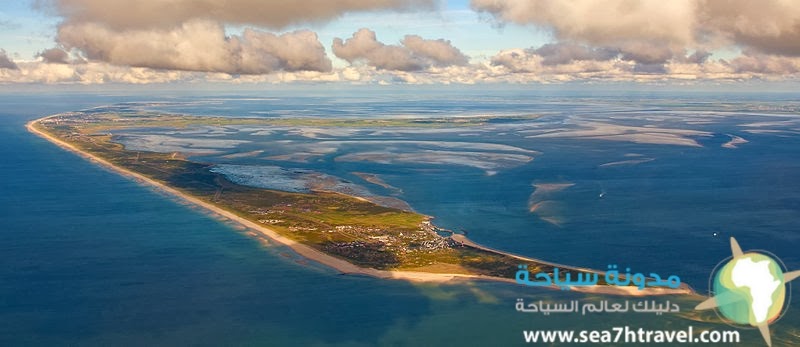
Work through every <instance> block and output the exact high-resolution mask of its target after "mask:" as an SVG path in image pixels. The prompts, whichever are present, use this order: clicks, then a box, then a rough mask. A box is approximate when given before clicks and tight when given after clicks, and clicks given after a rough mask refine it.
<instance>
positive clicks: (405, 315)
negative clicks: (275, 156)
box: [0, 91, 800, 346]
mask: <svg viewBox="0 0 800 347" xmlns="http://www.w3.org/2000/svg"><path fill="white" fill-rule="evenodd" d="M316 93H317V95H297V94H296V93H288V92H284V93H281V92H264V93H256V94H247V95H245V96H243V97H239V96H236V95H233V96H232V95H228V96H226V97H228V98H232V99H237V98H243V99H250V100H249V101H248V100H227V101H224V102H222V103H221V104H220V103H217V104H216V106H213V105H205V106H202V105H201V106H197V105H195V104H193V105H194V106H191V107H192V109H187V108H185V107H184V108H181V109H180V111H181V112H190V111H191V113H204V114H230V115H237V116H240V115H243V114H248V113H249V114H251V115H256V116H258V115H262V116H263V115H264V114H263V113H250V112H252V111H256V112H264V111H266V112H269V113H271V114H273V115H275V116H319V115H325V114H329V112H339V114H340V115H342V116H359V115H368V114H371V113H375V112H385V113H388V114H396V115H419V114H425V115H436V114H453V113H457V112H466V113H482V112H499V111H503V110H512V109H515V110H519V109H525V110H526V112H542V111H551V110H552V109H553V107H554V105H558V106H559V107H563V108H565V109H566V110H568V112H576V113H577V112H592V111H593V110H596V109H597V105H598V104H600V105H604V106H605V108H604V109H605V112H608V111H609V110H610V109H611V108H615V109H616V111H618V112H631V109H633V110H637V111H642V110H651V111H658V110H664V109H672V110H674V109H676V108H681V107H685V105H687V104H693V103H694V104H695V105H694V107H696V108H695V109H697V108H706V109H714V108H715V107H719V104H722V103H727V102H729V100H728V99H727V98H729V97H726V96H720V95H706V96H694V97H693V96H687V95H677V96H676V95H666V96H664V95H658V94H656V95H647V94H634V96H635V98H636V100H637V103H636V104H635V105H631V102H630V100H631V99H632V97H631V96H620V95H587V94H580V93H578V94H571V93H555V94H550V93H540V92H527V91H510V92H503V93H498V94H497V95H484V94H482V93H484V92H483V91H482V92H480V93H478V92H476V91H472V92H468V93H473V95H466V96H465V95H464V92H463V91H452V92H447V91H446V92H442V93H441V94H439V95H430V94H429V93H422V94H415V93H412V92H408V91H403V92H391V93H374V94H369V93H358V96H357V97H354V96H352V93H347V92H346V91H331V92H330V93H328V92H326V91H317V92H316ZM253 96H258V97H270V98H273V99H269V100H253ZM219 97H220V95H219V94H210V95H189V96H187V95H178V94H176V95H174V96H171V95H163V94H162V95H159V96H153V95H135V94H134V95H116V96H103V95H76V94H45V95H36V96H31V95H21V94H9V95H2V96H0V105H2V108H1V109H0V110H2V111H0V157H2V158H3V160H2V161H0V175H2V179H0V192H2V194H0V218H2V221H3V227H2V228H0V345H2V346H50V345H80V346H108V345H115V346H126V345H127V346H142V345H148V346H150V345H163V346H175V345H208V346H217V345H253V346H294V345H319V346H326V345H337V346H339V345H342V346H343V345H349V346H359V345H364V346H371V345H476V346H480V345H516V344H522V342H523V340H522V335H521V330H522V329H545V328H553V329H570V328H576V329H577V328H583V329H585V328H589V327H592V328H609V327H611V326H616V325H634V326H637V327H640V326H641V327H645V328H651V329H654V328H663V327H672V328H684V327H686V326H688V325H695V326H706V327H708V326H709V325H704V323H700V322H695V321H692V320H688V319H684V318H681V317H678V316H661V317H655V316H646V317H641V316H631V315H617V316H614V315H610V316H602V317H581V316H563V317H544V316H540V315H535V316H534V315H529V314H522V313H518V312H515V311H514V303H515V300H516V298H518V297H523V298H526V299H531V300H534V299H535V300H560V301H565V300H571V299H581V300H584V299H597V298H596V297H593V296H585V295H578V294H573V293H566V292H551V291H542V290H532V289H531V288H519V287H517V286H513V285H507V284H497V283H472V284H450V285H420V284H410V283H406V282H402V281H385V280H377V279H372V278H364V277H359V276H341V275H339V274H337V273H336V272H335V271H332V270H330V269H327V268H325V267H323V266H320V265H315V264H310V263H308V262H306V261H303V260H302V259H299V258H297V257H296V256H294V255H293V254H292V252H291V251H289V250H287V249H285V248H282V247H277V246H265V245H263V244H262V243H261V242H260V241H259V240H257V239H254V238H251V237H249V236H247V235H246V234H245V233H244V232H242V231H239V230H237V229H236V227H235V226H232V225H229V224H227V223H225V222H224V221H219V220H217V219H215V218H214V217H212V216H208V215H206V214H204V213H203V212H202V211H199V210H197V209H194V208H192V207H190V206H185V205H182V204H181V203H180V202H179V201H176V200H175V199H173V198H171V197H168V196H164V195H163V194H161V193H158V192H155V191H153V190H151V189H148V188H145V187H142V186H140V185H138V184H136V183H135V182H132V181H129V180H127V179H125V178H123V177H120V176H118V175H116V174H114V173H112V172H109V171H106V170H104V169H102V168H99V167H97V166H95V165H93V164H91V163H89V162H87V161H85V160H83V159H80V158H79V157H77V156H75V155H73V154H70V153H68V152H65V151H63V150H61V149H59V148H58V147H56V146H54V145H52V144H50V143H48V142H47V141H45V140H42V139H40V138H38V137H35V136H33V135H31V134H29V133H28V132H27V131H26V130H25V129H24V124H25V122H27V121H28V120H30V119H34V118H38V117H40V116H42V115H46V114H51V113H55V112H63V111H70V110H76V109H83V108H87V107H91V106H97V105H105V104H114V103H118V102H132V101H160V100H161V101H164V100H167V101H175V100H187V101H197V100H207V99H211V98H219ZM741 98H742V99H743V100H736V101H737V102H740V104H741V103H747V104H750V103H768V104H773V103H778V104H780V103H782V102H791V101H792V100H791V97H790V96H786V95H778V96H775V95H755V96H753V95H744V96H741ZM409 99H410V100H413V101H414V102H411V103H410V104H411V106H409V102H408V101H409ZM465 100H477V101H473V102H472V103H469V102H466V101H465ZM676 100H677V101H676ZM715 103H716V104H717V106H715ZM698 104H699V105H698ZM353 105H358V106H359V107H361V108H360V109H361V112H362V114H359V113H358V112H357V110H358V108H354V107H353ZM609 105H610V106H609ZM642 105H645V106H646V107H642ZM726 107H727V106H726ZM342 109H347V110H348V111H347V112H343V111H342ZM337 110H338V111H337ZM172 111H176V110H172ZM754 116H757V115H754ZM714 127H716V128H715V132H726V131H728V132H735V131H738V130H736V129H735V128H734V127H733V125H730V124H729V125H726V124H724V122H723V124H719V123H717V124H715V125H714ZM747 137H748V140H749V141H750V144H749V145H751V146H744V145H743V146H741V147H740V148H739V149H737V150H735V151H727V152H725V151H721V150H719V149H718V146H719V144H720V143H724V142H725V141H726V139H723V138H710V139H707V140H704V141H708V143H704V145H706V146H704V147H703V148H702V149H694V148H692V149H691V150H689V149H687V150H677V151H676V150H675V149H674V148H663V146H642V145H639V144H635V145H632V144H626V143H616V142H614V143H609V142H597V143H590V144H575V143H574V141H567V140H552V141H547V143H535V144H531V145H535V146H536V150H539V151H542V152H543V153H544V155H543V156H541V157H538V158H536V159H535V160H534V161H533V162H532V163H531V165H526V166H522V167H518V168H515V169H511V170H509V171H505V172H500V173H498V174H496V175H494V176H490V177H487V176H486V175H485V173H483V172H480V171H479V170H474V171H459V172H457V174H451V175H446V173H430V174H428V175H426V176H425V177H426V178H425V179H422V180H420V179H419V178H416V179H415V178H412V177H408V176H407V175H404V174H403V172H394V173H393V172H384V173H383V174H384V175H383V176H382V177H384V178H385V180H386V181H388V182H389V183H391V184H393V185H395V186H398V187H401V188H402V189H403V191H404V196H403V197H404V198H405V199H406V200H407V201H409V202H410V203H411V205H412V206H413V207H414V208H415V209H417V210H419V211H420V212H423V213H426V214H430V215H433V216H435V217H436V221H437V223H439V224H441V225H443V226H446V227H449V228H453V229H456V230H459V229H461V230H465V231H467V232H469V236H470V238H472V239H474V240H476V241H478V242H481V243H484V244H487V245H490V246H493V247H497V248H501V249H507V250H510V251H514V252H518V253H522V254H525V255H530V256H534V257H539V258H543V259H547V260H553V261H557V262H561V263H568V264H574V265H582V266H591V267H598V268H601V267H603V266H605V265H606V264H608V263H609V262H612V261H613V262H617V263H620V264H630V265H632V266H639V267H642V268H646V269H643V271H653V272H659V273H676V274H679V275H681V276H682V278H685V279H686V280H687V281H689V283H691V284H692V285H693V286H695V287H698V289H699V290H701V291H702V290H703V289H704V288H703V285H704V283H703V282H704V281H705V278H704V277H703V275H702V274H704V273H706V274H707V273H708V272H709V271H710V269H711V268H713V266H714V265H715V264H716V263H717V262H718V261H719V260H721V259H723V258H725V257H726V256H728V255H729V254H728V253H729V249H728V247H727V236H731V235H733V236H735V237H736V238H737V239H738V240H739V242H740V243H741V244H742V245H743V246H744V247H745V248H763V249H767V250H769V251H771V252H773V253H775V254H776V255H778V256H779V257H780V258H781V259H782V260H783V261H784V262H785V263H786V265H787V267H789V268H791V269H798V268H800V258H798V255H797V252H796V251H795V250H796V249H797V245H798V242H800V241H799V240H798V238H799V234H798V232H797V230H798V229H797V227H798V226H800V225H799V223H800V220H798V213H797V212H798V210H800V205H798V201H800V200H798V195H800V186H799V184H800V180H799V179H798V178H800V167H799V166H798V165H799V164H798V161H797V158H799V157H800V156H798V151H800V146H798V145H799V144H798V138H797V137H775V136H767V135H763V136H762V135H754V134H753V135H748V136H747ZM587 148H590V149H591V150H587ZM628 151H636V152H644V153H643V154H646V155H648V156H650V157H655V158H657V160H655V161H652V162H650V163H647V165H638V166H633V167H625V168H624V169H623V168H616V169H615V168H611V169H604V170H598V169H597V166H598V164H602V163H603V162H605V161H606V159H607V153H612V152H613V153H620V152H628ZM604 153H606V154H604ZM329 169H330V170H333V171H336V170H341V171H342V172H349V171H351V169H352V167H347V166H343V167H341V168H329ZM373 169H375V170H380V169H381V168H380V167H377V166H376V167H373ZM436 175H441V177H436ZM448 179H449V181H448ZM535 180H541V181H546V182H552V181H568V182H573V183H575V184H576V185H575V186H574V187H572V188H570V189H568V190H564V191H563V192H562V194H563V195H560V197H559V199H560V201H562V203H563V204H564V206H565V207H564V208H563V210H562V211H561V213H562V215H563V218H564V219H565V221H566V222H564V223H563V224H562V225H561V226H553V225H550V224H548V223H545V222H542V221H537V220H536V219H533V218H529V216H527V215H526V214H524V213H521V211H522V212H524V210H526V209H527V208H528V206H527V205H526V202H527V200H528V196H529V195H530V194H531V193H532V187H531V186H530V184H531V182H532V181H535ZM443 181H444V182H449V183H450V184H432V183H436V182H443ZM464 187H469V189H465V188H464ZM599 192H605V193H606V194H605V195H604V197H603V198H602V199H598V193H599ZM657 206H660V207H659V208H656V207H657ZM520 216H527V217H520ZM714 232H716V233H717V236H713V235H714V234H713V233H714ZM706 276H707V275H706ZM706 278H707V277H706ZM796 288H797V286H795V289H793V293H795V294H797V293H798V289H796ZM675 300H679V299H677V298H676V299H675ZM682 308H685V309H686V310H689V308H690V307H689V305H688V304H687V305H686V306H685V307H682ZM798 322H800V310H798V309H797V308H796V307H795V308H794V309H790V310H789V311H788V312H787V315H786V316H785V317H784V318H783V319H782V320H781V321H780V322H778V323H777V324H775V325H773V326H772V329H773V330H774V331H775V337H774V339H775V341H776V342H777V343H784V345H790V344H792V343H797V341H798V336H800V333H798ZM710 327H714V328H717V329H725V328H728V327H727V326H725V325H719V326H718V325H710ZM742 334H743V338H744V339H745V341H746V343H745V344H744V345H755V344H758V343H761V341H760V336H759V335H758V333H757V332H755V331H752V330H749V331H743V332H742ZM776 345H777V344H776Z"/></svg>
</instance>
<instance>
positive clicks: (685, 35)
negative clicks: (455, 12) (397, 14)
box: [471, 0, 694, 46]
mask: <svg viewBox="0 0 800 347" xmlns="http://www.w3.org/2000/svg"><path fill="white" fill-rule="evenodd" d="M471 6H472V8H473V9H474V10H476V11H479V12H485V13H489V14H491V15H492V16H494V17H495V18H496V19H497V20H499V21H501V22H512V23H517V24H533V25H536V26H539V27H542V28H546V29H548V30H552V32H553V34H554V35H555V37H556V38H557V39H559V40H569V41H576V42H583V43H589V44H593V45H602V46H618V45H621V44H624V43H626V42H631V41H640V40H647V41H658V42H661V43H666V44H668V45H673V44H677V45H683V44H687V43H690V42H692V40H693V33H692V31H691V27H692V23H691V22H692V18H693V17H694V16H693V15H692V11H693V5H692V2H691V1H690V0H674V1H656V0H644V1H635V0H610V1H593V0H575V1H559V0H472V2H471Z"/></svg>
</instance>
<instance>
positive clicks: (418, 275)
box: [25, 115, 696, 296]
mask: <svg viewBox="0 0 800 347" xmlns="http://www.w3.org/2000/svg"><path fill="white" fill-rule="evenodd" d="M55 116H57V115H51V116H47V117H43V118H38V119H34V120H32V121H29V122H28V123H26V124H25V127H26V129H27V130H28V131H29V132H31V133H33V134H35V135H37V136H39V137H42V138H43V139H45V140H47V141H49V142H51V143H54V144H56V145H57V146H59V147H61V148H62V149H65V150H67V151H69V152H72V153H75V154H77V155H78V156H80V157H81V158H84V159H86V160H88V161H89V162H93V163H96V164H98V165H100V166H102V167H104V168H107V169H109V170H111V171H114V172H116V173H118V174H120V175H121V176H123V177H127V178H130V179H133V180H134V181H136V182H137V183H140V184H142V185H147V186H150V187H153V188H156V189H157V190H159V191H162V192H165V193H167V194H169V195H172V196H174V197H176V198H179V199H181V200H183V201H185V202H188V203H190V204H192V205H195V206H198V207H201V208H203V209H205V210H206V211H208V212H211V213H213V214H215V215H217V216H218V217H224V218H227V219H228V220H231V221H233V222H235V223H237V224H239V225H241V226H243V227H245V228H247V229H250V230H252V231H255V232H258V233H259V234H261V235H263V236H266V237H267V238H268V239H270V240H272V241H274V242H276V243H279V244H281V245H284V246H286V247H289V248H291V249H292V250H293V251H294V252H295V253H297V254H298V255H300V256H302V257H304V258H307V259H309V260H312V261H315V262H317V263H320V264H322V265H325V266H328V267H330V268H333V269H335V270H337V271H339V272H341V273H343V274H356V275H366V276H370V277H375V278H382V279H396V280H406V281H411V282H434V283H444V282H450V281H458V280H464V281H472V280H480V281H494V282H506V283H514V284H516V281H515V280H514V279H512V278H502V277H494V276H486V275H470V274H457V273H435V272H419V271H407V270H378V269H373V268H364V267H360V266H357V265H355V264H352V263H350V262H348V261H346V260H343V259H339V258H337V257H334V256H331V255H328V254H325V253H323V252H321V251H319V250H317V249H314V248H312V247H310V246H307V245H304V244H302V243H300V242H297V241H294V240H292V239H289V238H287V237H285V236H283V235H280V234H279V233H278V232H276V231H274V230H272V229H270V228H268V227H266V226H263V225H260V224H258V223H255V222H253V221H250V220H248V219H246V218H243V217H240V216H238V215H236V214H235V213H232V212H230V211H228V210H226V209H224V208H222V207H219V206H216V205H214V204H212V203H209V202H206V201H203V200H201V199H199V198H196V197H194V196H191V195H189V194H186V193H184V192H181V191H180V190H178V189H175V188H173V187H170V186H168V185H166V184H163V183H161V182H158V181H155V180H153V179H151V178H149V177H147V176H144V175H142V174H139V173H136V172H133V171H131V170H128V169H126V168H123V167H119V166H116V165H114V164H112V163H110V162H108V161H107V160H105V159H102V158H100V157H97V156H95V155H93V154H91V153H88V152H84V151H82V150H80V149H78V148H77V147H75V146H73V145H71V144H69V143H68V142H65V141H63V140H61V139H59V138H56V137H54V136H52V135H50V134H48V133H46V132H43V131H41V130H39V129H37V128H36V127H35V126H34V125H36V124H37V123H39V122H40V121H42V120H45V119H48V118H51V117H55ZM453 240H454V241H456V242H461V243H462V244H466V245H468V246H470V247H474V248H478V249H482V250H486V251H491V252H495V253H499V254H504V255H507V256H510V257H513V258H516V259H520V260H521V261H531V262H538V263H542V264H549V265H557V266H559V267H563V268H565V269H576V270H582V271H587V272H593V273H598V274H603V272H600V271H597V270H592V269H584V268H579V267H573V266H561V265H558V264H554V263H549V262H546V261H542V260H538V259H533V258H527V257H523V256H519V255H515V254H510V253H506V252H502V251H498V250H495V249H492V248H489V247H485V246H482V245H479V244H476V243H474V242H472V241H471V240H469V239H467V238H466V237H465V236H463V235H455V234H454V235H453ZM542 288H547V289H554V290H560V288H558V287H556V286H551V287H542ZM571 290H572V291H576V292H582V293H593V294H611V295H622V296H650V295H696V293H695V291H694V290H692V288H691V287H689V286H688V285H686V284H682V285H681V287H680V288H678V289H670V288H646V289H645V290H639V289H637V288H635V287H617V286H608V285H594V286H588V287H571Z"/></svg>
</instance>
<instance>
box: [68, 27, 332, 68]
mask: <svg viewBox="0 0 800 347" xmlns="http://www.w3.org/2000/svg"><path fill="white" fill-rule="evenodd" d="M58 41H59V43H60V44H61V45H62V46H64V47H65V48H67V49H72V48H75V49H78V50H80V51H82V52H83V53H84V54H85V55H86V57H87V58H88V59H90V60H98V61H104V62H108V63H111V64H116V65H128V66H134V67H147V68H155V69H172V70H186V71H207V72H224V73H229V74H263V73H269V72H274V71H279V70H285V71H298V70H312V71H329V70H330V69H331V62H330V60H329V59H328V58H327V56H326V55H325V49H324V48H323V47H322V44H321V43H320V42H319V39H318V38H317V35H316V34H315V33H313V32H311V31H307V30H300V31H294V32H290V33H285V34H282V35H275V34H272V33H267V32H263V31H259V30H254V29H245V30H244V32H243V34H242V35H240V36H237V35H233V36H226V35H225V29H224V27H223V26H222V25H221V24H219V23H216V22H211V21H205V20H195V21H190V22H186V23H183V24H181V25H180V26H178V27H175V28H170V29H161V28H152V29H136V30H133V29H130V30H123V31H115V30H112V29H109V28H108V27H106V26H104V25H101V24H98V23H81V24H65V25H62V26H61V27H60V28H59V31H58Z"/></svg>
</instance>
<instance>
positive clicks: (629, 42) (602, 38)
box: [0, 0, 800, 85]
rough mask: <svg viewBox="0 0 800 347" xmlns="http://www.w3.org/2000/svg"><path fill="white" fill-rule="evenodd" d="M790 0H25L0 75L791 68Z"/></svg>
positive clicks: (700, 74)
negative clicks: (223, 0) (134, 0)
mask: <svg viewBox="0 0 800 347" xmlns="http://www.w3.org/2000/svg"><path fill="white" fill-rule="evenodd" d="M798 77H800V2H798V1H794V0H765V1H758V2H753V1H748V0H725V1H723V0H694V1H692V0H673V1H661V0H607V1H593V0H574V1H558V0H449V1H439V0H341V1H329V0H305V1H293V0H228V1H225V2H222V1H214V0H149V1H148V0H142V1H136V2H132V1H128V0H24V1H10V2H4V3H3V4H2V5H0V84H5V85H14V84H44V85H48V84H57V85H61V84H76V85H92V84H110V83H120V84H152V83H161V84H163V83H232V84H261V83H269V84H281V83H293V82H319V83H348V84H481V83H524V84H554V83H587V84H596V83H605V82H625V83H677V84H687V83H688V84H691V83H709V82H712V83H713V82H720V83H729V84H730V83H733V84H735V83H751V82H752V81H773V82H776V83H784V84H785V83H795V82H796V81H797V80H798Z"/></svg>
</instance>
